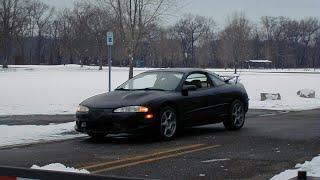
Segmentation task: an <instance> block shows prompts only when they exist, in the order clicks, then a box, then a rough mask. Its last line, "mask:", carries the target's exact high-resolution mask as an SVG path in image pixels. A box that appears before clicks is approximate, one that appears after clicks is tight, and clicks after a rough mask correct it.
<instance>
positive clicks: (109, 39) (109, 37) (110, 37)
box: [107, 32, 113, 92]
mask: <svg viewBox="0 0 320 180" xmlns="http://www.w3.org/2000/svg"><path fill="white" fill-rule="evenodd" d="M107 45H108V54H109V58H108V64H109V92H111V67H112V46H113V32H107Z"/></svg>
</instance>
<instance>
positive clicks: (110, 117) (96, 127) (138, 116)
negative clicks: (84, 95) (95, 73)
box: [75, 109, 158, 133]
mask: <svg viewBox="0 0 320 180" xmlns="http://www.w3.org/2000/svg"><path fill="white" fill-rule="evenodd" d="M145 115H146V113H114V112H112V110H111V109H90V112H89V113H88V114H82V113H77V114H76V117H77V121H76V125H75V130H76V131H78V132H82V133H125V132H136V131H141V130H146V129H149V128H152V127H156V126H157V125H158V124H157V123H156V122H155V120H154V119H145Z"/></svg>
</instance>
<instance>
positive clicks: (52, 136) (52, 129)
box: [0, 122, 83, 146]
mask: <svg viewBox="0 0 320 180" xmlns="http://www.w3.org/2000/svg"><path fill="white" fill-rule="evenodd" d="M74 125H75V122H70V123H63V124H51V125H42V126H35V125H19V126H7V125H0V146H11V145H22V144H29V143H36V142H42V141H50V140H62V139H71V138H76V137H81V136H83V135H81V134H77V133H75V132H74Z"/></svg>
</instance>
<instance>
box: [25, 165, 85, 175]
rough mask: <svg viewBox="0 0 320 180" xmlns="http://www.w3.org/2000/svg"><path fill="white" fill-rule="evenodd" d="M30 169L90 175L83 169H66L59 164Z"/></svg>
mask: <svg viewBox="0 0 320 180" xmlns="http://www.w3.org/2000/svg"><path fill="white" fill-rule="evenodd" d="M31 169H41V170H49V171H62V172H72V173H82V174H90V172H89V171H87V170H85V169H75V168H73V167H67V166H65V165H63V164H60V163H53V164H49V165H45V166H42V167H40V166H37V165H33V166H32V167H31Z"/></svg>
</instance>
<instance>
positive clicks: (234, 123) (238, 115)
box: [223, 100, 246, 131]
mask: <svg viewBox="0 0 320 180" xmlns="http://www.w3.org/2000/svg"><path fill="white" fill-rule="evenodd" d="M245 118H246V113H245V108H244V104H243V103H242V102H241V101H239V100H235V101H234V102H233V103H232V104H231V106H230V110H229V116H228V118H226V119H225V120H224V121H223V124H224V126H225V128H226V129H228V130H231V131H236V130H239V129H241V128H242V127H243V125H244V122H245Z"/></svg>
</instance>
